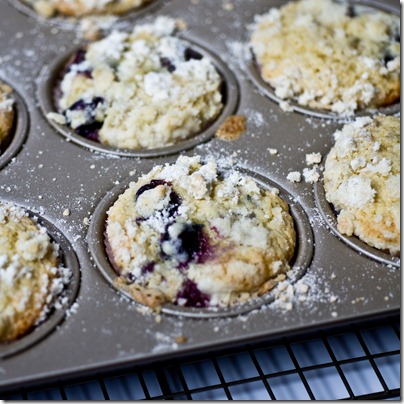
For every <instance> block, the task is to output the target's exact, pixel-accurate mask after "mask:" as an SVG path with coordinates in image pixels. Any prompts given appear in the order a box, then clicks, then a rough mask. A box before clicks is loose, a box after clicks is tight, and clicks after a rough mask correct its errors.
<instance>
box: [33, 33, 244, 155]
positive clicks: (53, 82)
mask: <svg viewBox="0 0 404 404" xmlns="http://www.w3.org/2000/svg"><path fill="white" fill-rule="evenodd" d="M182 39H184V40H187V39H186V37H184V38H182ZM187 42H189V45H190V47H191V48H192V49H193V50H195V51H197V52H199V53H200V54H202V55H204V56H206V57H209V58H210V60H211V61H212V63H213V64H214V66H215V67H216V69H217V71H218V72H219V74H220V76H221V77H222V80H223V84H222V95H223V100H224V106H223V109H222V111H221V112H220V114H219V116H218V117H217V118H216V119H215V120H214V121H212V122H210V123H208V124H207V125H206V127H205V128H204V129H203V130H201V131H200V132H199V133H196V134H195V135H193V136H190V137H189V138H188V139H185V140H181V141H179V142H177V143H175V144H174V145H170V146H165V147H159V148H153V149H134V150H130V149H118V148H114V147H111V146H107V145H103V144H101V143H99V142H95V141H93V140H90V139H87V138H85V137H84V136H80V135H78V134H77V133H74V131H73V130H72V129H70V128H69V127H68V126H66V125H60V124H58V123H56V122H55V121H53V120H52V119H50V120H49V123H50V124H51V125H52V126H53V127H54V128H56V129H57V130H58V131H59V132H60V133H61V134H62V135H63V136H66V137H67V138H68V139H70V140H72V141H73V142H76V143H78V144H80V145H82V146H85V147H88V148H89V149H92V150H96V151H100V152H104V153H110V154H115V155H117V156H124V157H157V156H164V155H170V154H178V153H179V152H181V151H183V150H188V149H191V148H193V147H195V146H197V145H198V144H200V143H203V142H206V141H208V140H209V139H211V138H212V137H213V136H214V134H215V132H216V130H217V129H218V128H219V126H220V125H221V124H222V123H223V121H224V120H225V119H226V118H227V117H228V116H229V115H231V114H232V113H234V111H235V109H236V108H237V103H238V87H237V81H236V79H235V77H234V75H233V73H232V72H231V70H229V69H228V67H227V66H226V65H225V64H224V63H223V61H222V60H220V58H219V57H218V56H216V55H213V54H212V53H211V52H209V51H208V50H207V49H205V48H203V47H202V46H199V45H197V44H196V43H194V42H191V41H187ZM78 50H79V48H76V49H73V50H69V51H68V53H67V54H66V55H63V56H62V57H61V58H58V59H56V61H55V62H54V63H53V64H52V65H50V66H45V67H44V68H43V70H42V71H41V74H40V76H39V80H38V83H37V86H38V91H37V94H38V101H39V105H40V106H41V108H42V111H43V113H44V115H45V116H46V114H47V113H49V112H57V110H56V108H55V105H54V98H55V97H54V91H55V89H56V88H57V85H58V81H59V80H60V75H61V72H62V71H63V69H64V67H65V66H66V64H67V63H68V60H69V59H70V58H71V56H72V55H73V54H74V53H75V52H77V51H78Z"/></svg>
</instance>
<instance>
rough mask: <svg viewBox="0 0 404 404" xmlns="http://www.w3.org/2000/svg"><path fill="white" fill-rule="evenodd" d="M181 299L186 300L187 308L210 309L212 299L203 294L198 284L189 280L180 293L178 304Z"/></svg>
mask: <svg viewBox="0 0 404 404" xmlns="http://www.w3.org/2000/svg"><path fill="white" fill-rule="evenodd" d="M179 299H186V302H185V304H184V306H185V307H208V306H209V301H210V298H209V296H208V295H207V294H205V293H203V292H201V291H200V290H199V289H198V287H197V286H196V283H195V282H193V281H191V280H189V279H187V280H186V281H185V283H184V285H183V286H182V289H181V290H180V291H179V292H178V295H177V300H176V303H177V304H178V300H179Z"/></svg>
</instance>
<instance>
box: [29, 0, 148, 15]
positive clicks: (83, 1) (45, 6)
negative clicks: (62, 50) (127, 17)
mask: <svg viewBox="0 0 404 404" xmlns="http://www.w3.org/2000/svg"><path fill="white" fill-rule="evenodd" d="M23 1H24V2H25V3H28V4H29V5H30V6H31V7H32V8H33V9H34V10H35V11H36V12H37V13H38V14H40V15H42V16H44V17H53V16H54V15H63V16H68V17H83V16H91V15H104V14H124V13H126V12H128V11H130V10H133V9H136V8H138V7H140V6H142V5H143V4H146V3H149V2H150V1H151V0H102V1H97V0H23Z"/></svg>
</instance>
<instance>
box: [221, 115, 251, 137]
mask: <svg viewBox="0 0 404 404" xmlns="http://www.w3.org/2000/svg"><path fill="white" fill-rule="evenodd" d="M245 130H246V118H245V116H244V115H231V116H229V117H227V118H226V120H225V121H224V122H223V123H222V124H221V125H220V127H219V129H218V130H217V131H216V136H217V137H218V138H219V139H222V140H237V139H239V138H240V137H241V135H242V134H243V133H244V132H245Z"/></svg>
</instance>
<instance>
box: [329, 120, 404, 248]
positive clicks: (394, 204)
mask: <svg viewBox="0 0 404 404" xmlns="http://www.w3.org/2000/svg"><path fill="white" fill-rule="evenodd" d="M335 138H336V142H335V145H334V147H333V148H332V149H331V151H330V153H329V155H328V157H327V160H326V163H325V170H324V187H325V191H326V198H327V200H328V201H329V202H330V203H332V204H333V205H334V207H335V209H336V210H337V211H338V212H339V214H338V230H339V231H340V232H341V233H343V234H347V235H349V236H351V235H353V234H354V235H356V236H357V237H359V238H360V239H361V240H363V241H364V242H366V243H367V244H369V245H370V246H372V247H376V248H378V249H381V250H388V251H389V252H390V253H391V254H392V255H396V254H398V253H399V252H400V118H398V117H392V116H376V117H375V118H374V119H372V118H357V119H356V121H355V122H353V123H350V124H347V125H345V126H344V127H343V129H342V130H341V131H337V132H336V133H335Z"/></svg>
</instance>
